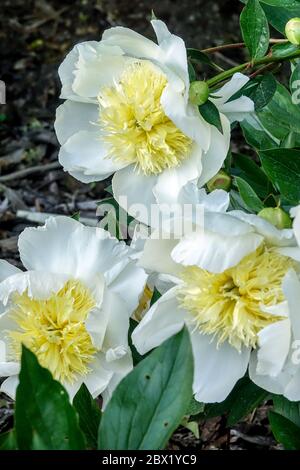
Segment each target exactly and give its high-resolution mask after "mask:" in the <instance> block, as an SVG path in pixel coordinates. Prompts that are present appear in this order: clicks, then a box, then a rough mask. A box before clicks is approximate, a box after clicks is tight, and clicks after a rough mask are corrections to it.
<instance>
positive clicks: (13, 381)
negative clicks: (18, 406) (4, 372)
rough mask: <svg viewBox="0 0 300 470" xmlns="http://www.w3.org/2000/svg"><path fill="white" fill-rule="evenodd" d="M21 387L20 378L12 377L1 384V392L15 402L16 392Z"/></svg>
mask: <svg viewBox="0 0 300 470" xmlns="http://www.w3.org/2000/svg"><path fill="white" fill-rule="evenodd" d="M18 385H19V378H18V376H17V375H12V376H11V377H8V379H6V380H4V382H3V383H2V384H1V387H0V392H3V393H6V395H8V396H9V397H10V398H12V399H13V400H14V399H15V398H16V391H17V387H18Z"/></svg>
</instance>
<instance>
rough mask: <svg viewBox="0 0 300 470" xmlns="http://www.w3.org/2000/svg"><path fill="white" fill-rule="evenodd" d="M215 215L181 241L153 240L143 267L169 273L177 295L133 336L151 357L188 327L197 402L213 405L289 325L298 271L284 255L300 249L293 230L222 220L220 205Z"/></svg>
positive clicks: (246, 219) (237, 218)
mask: <svg viewBox="0 0 300 470" xmlns="http://www.w3.org/2000/svg"><path fill="white" fill-rule="evenodd" d="M198 197H199V196H198ZM224 203H225V200H224ZM212 207H213V206H212ZM215 207H219V211H220V212H205V213H204V226H202V227H198V230H193V231H192V232H190V233H186V234H185V235H184V236H183V237H182V238H181V239H180V240H174V239H173V240H172V239H169V240H167V239H157V237H155V236H154V235H155V232H154V234H153V235H152V238H150V239H149V240H147V241H146V243H145V247H144V251H143V254H142V256H141V259H140V264H141V265H142V266H143V267H144V268H145V269H147V270H150V271H151V270H152V269H156V271H157V272H159V273H164V274H165V273H167V274H168V275H169V276H170V279H171V278H172V279H173V287H172V288H171V289H170V290H168V291H167V292H166V293H165V294H164V295H162V297H161V298H160V299H159V300H158V301H157V302H156V303H155V304H154V305H153V306H152V307H151V308H150V310H149V311H148V313H147V314H146V315H145V317H144V318H143V319H142V321H141V322H140V324H139V325H138V326H137V328H136V329H135V330H134V332H133V336H132V338H133V343H134V344H135V346H136V348H137V350H138V351H139V352H140V353H142V354H144V353H146V352H147V351H149V350H151V349H152V348H154V347H156V346H158V345H159V344H161V343H162V342H163V341H165V340H166V339H167V338H169V337H170V336H172V335H174V334H175V333H176V332H178V331H179V330H180V329H181V328H182V327H183V325H186V326H187V328H188V329H189V332H190V337H191V342H192V348H193V354H194V364H195V369H194V383H193V390H194V393H195V398H196V399H197V400H198V401H201V402H206V403H210V402H220V401H223V400H224V399H225V398H226V397H227V395H228V394H229V393H230V391H231V390H232V388H233V387H234V385H235V383H236V382H237V380H238V379H240V378H241V377H242V376H243V375H244V374H245V372H246V370H247V367H248V364H249V359H250V355H251V351H252V350H253V349H256V348H257V347H258V340H259V334H260V332H262V331H263V329H264V328H265V329H266V328H268V327H269V325H271V326H272V325H274V326H276V325H278V327H279V326H280V325H281V324H282V320H283V318H285V316H286V314H287V312H286V309H282V306H283V305H284V302H285V292H284V291H283V289H282V281H283V279H284V277H285V276H286V274H287V273H288V272H289V270H290V269H291V268H294V267H295V266H296V265H297V262H296V261H295V260H294V259H293V258H291V257H290V256H286V255H284V254H282V253H281V250H282V249H283V248H285V249H286V248H289V247H290V248H293V247H295V246H296V241H295V238H294V236H293V232H292V230H288V229H285V230H278V229H277V228H275V227H274V226H273V225H271V224H270V223H269V222H267V221H265V220H263V219H261V218H260V217H258V216H255V215H250V214H244V213H243V212H241V211H232V212H229V213H225V212H222V211H224V208H225V205H224V204H223V203H222V201H221V199H220V200H219V202H218V204H217V205H216V206H215ZM276 309H277V310H278V311H277V310H276Z"/></svg>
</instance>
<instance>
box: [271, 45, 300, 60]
mask: <svg viewBox="0 0 300 470" xmlns="http://www.w3.org/2000/svg"><path fill="white" fill-rule="evenodd" d="M298 49H299V47H298V46H295V45H294V44H291V43H290V42H288V43H287V44H275V46H273V47H272V49H271V52H272V57H280V58H282V59H284V58H285V57H286V56H289V55H290V54H293V53H294V52H296V51H297V50H298Z"/></svg>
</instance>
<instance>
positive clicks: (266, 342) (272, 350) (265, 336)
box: [249, 206, 300, 401]
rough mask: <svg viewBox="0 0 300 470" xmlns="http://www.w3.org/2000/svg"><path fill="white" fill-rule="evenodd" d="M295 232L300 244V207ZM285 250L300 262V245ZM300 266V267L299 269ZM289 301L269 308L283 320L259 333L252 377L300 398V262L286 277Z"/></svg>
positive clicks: (295, 213)
mask: <svg viewBox="0 0 300 470" xmlns="http://www.w3.org/2000/svg"><path fill="white" fill-rule="evenodd" d="M291 215H292V216H293V217H295V219H294V224H293V228H294V234H295V237H296V239H297V242H298V245H299V246H300V206H299V207H296V208H294V209H292V210H291ZM281 253H282V254H284V255H287V256H293V257H294V258H295V259H297V260H298V261H300V248H299V247H297V248H283V249H281ZM297 268H298V269H297ZM282 290H283V292H284V296H285V301H284V302H283V303H281V304H279V305H277V306H274V307H271V308H270V309H269V311H270V313H271V314H274V315H280V316H281V317H282V320H281V321H279V322H277V323H274V324H271V325H269V326H267V327H266V328H264V329H263V330H262V331H260V333H259V335H258V336H259V340H258V345H259V348H258V349H257V351H256V352H254V353H253V354H252V357H251V361H250V367H249V372H250V377H251V379H252V380H253V381H254V382H255V383H256V384H257V385H259V386H260V387H263V388H265V389H266V390H268V391H269V392H272V393H276V394H277V393H278V394H280V395H284V396H285V397H286V398H287V399H288V400H291V401H299V400H300V317H299V305H300V280H299V263H298V266H294V269H291V270H290V271H289V272H288V273H287V274H286V276H285V277H284V279H283V285H282Z"/></svg>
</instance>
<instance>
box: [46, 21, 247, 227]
mask: <svg viewBox="0 0 300 470" xmlns="http://www.w3.org/2000/svg"><path fill="white" fill-rule="evenodd" d="M152 26H153V28H154V30H155V33H156V36H157V40H158V44H155V43H154V42H153V41H150V40H149V39H146V38H145V37H143V36H142V35H140V34H138V33H136V32H134V31H132V30H130V29H127V28H123V27H114V28H111V29H109V30H107V31H105V32H104V34H103V38H102V40H101V41H99V42H97V41H88V42H84V43H81V44H78V45H77V46H75V47H74V49H73V50H72V51H71V52H70V53H69V54H68V55H67V57H66V59H65V60H64V62H63V63H62V64H61V66H60V68H59V75H60V79H61V82H62V92H61V98H63V99H65V100H66V101H65V103H64V104H62V105H61V106H60V107H59V108H58V110H57V116H56V122H55V129H56V133H57V137H58V140H59V142H60V144H61V150H60V153H59V161H60V163H61V164H62V165H63V167H64V169H65V170H66V171H68V172H69V173H70V174H71V175H73V176H74V177H75V178H77V179H79V180H80V181H83V182H86V183H88V182H92V181H100V180H103V179H105V178H107V177H108V176H110V175H112V174H113V173H114V177H113V181H112V187H113V193H114V197H115V199H116V200H117V201H118V202H119V203H120V205H121V206H122V207H123V208H125V209H126V210H127V209H128V210H129V211H130V206H131V205H133V204H136V203H142V204H144V205H145V206H146V207H150V205H151V204H155V203H156V201H159V198H160V195H161V194H162V193H165V192H166V191H167V192H168V194H169V197H170V198H171V199H172V200H176V198H177V195H178V193H179V191H180V189H181V188H182V187H183V186H184V185H185V184H186V183H187V182H188V181H196V180H198V183H199V185H203V184H205V183H206V182H207V181H208V180H209V179H210V178H211V177H212V176H214V175H215V174H216V173H217V172H218V170H219V169H220V168H221V166H222V164H223V162H224V160H225V157H226V155H227V153H228V150H229V142H230V122H229V118H230V119H231V118H233V119H243V117H244V115H245V113H249V112H252V111H253V110H254V104H253V102H252V101H251V100H250V99H249V98H247V97H241V98H239V99H236V100H233V101H231V102H229V101H230V97H231V96H233V95H234V94H235V93H236V92H237V91H238V90H240V88H241V87H242V86H243V85H244V84H245V83H246V82H247V81H248V78H247V77H245V76H243V75H241V74H236V75H235V76H233V78H232V80H231V81H230V82H229V83H227V84H226V85H225V86H224V87H223V88H221V90H219V91H216V92H214V95H217V96H219V97H218V98H216V99H214V102H215V104H216V106H217V107H219V109H220V111H221V121H222V126H223V134H222V133H221V132H219V131H218V130H217V128H216V127H214V126H211V125H210V124H208V123H207V122H206V121H205V120H204V119H203V118H202V117H201V115H200V114H199V111H198V109H197V107H196V106H195V105H193V104H192V103H190V102H189V86H190V83H189V75H188V63H187V54H186V48H185V45H184V42H183V40H182V39H181V38H179V37H177V36H175V35H173V34H171V33H170V32H169V31H168V29H167V27H166V25H165V24H164V23H163V22H162V21H159V20H153V21H152ZM227 114H228V117H229V118H227V117H226V115H227ZM120 196H127V204H126V207H125V206H124V202H123V201H122V198H121V200H120ZM132 211H133V210H132ZM132 215H136V214H135V212H134V213H132ZM140 217H142V216H140ZM141 220H142V219H141ZM142 221H143V220H142Z"/></svg>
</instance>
